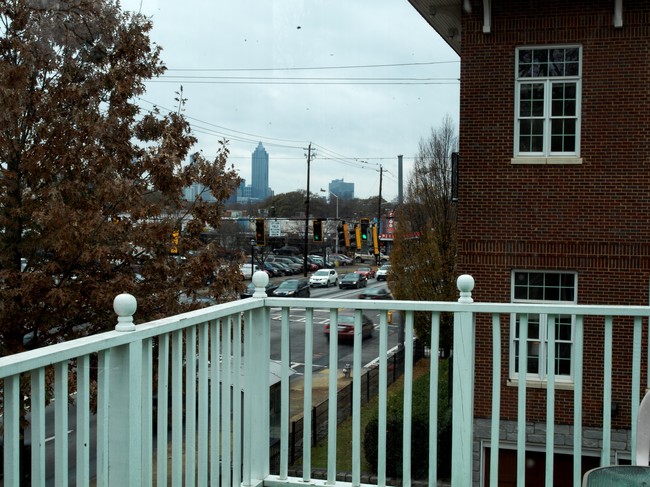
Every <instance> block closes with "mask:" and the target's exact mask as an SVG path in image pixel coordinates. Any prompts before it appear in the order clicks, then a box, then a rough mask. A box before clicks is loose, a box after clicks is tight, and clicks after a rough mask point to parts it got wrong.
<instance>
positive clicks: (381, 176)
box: [375, 164, 384, 265]
mask: <svg viewBox="0 0 650 487" xmlns="http://www.w3.org/2000/svg"><path fill="white" fill-rule="evenodd" d="M383 177H384V167H383V166H382V165H381V164H380V165H379V198H377V200H378V201H377V244H379V230H380V228H381V183H382V180H383ZM380 256H381V251H380V252H379V253H378V254H376V255H375V259H376V265H379V262H380V261H381V257H380Z"/></svg>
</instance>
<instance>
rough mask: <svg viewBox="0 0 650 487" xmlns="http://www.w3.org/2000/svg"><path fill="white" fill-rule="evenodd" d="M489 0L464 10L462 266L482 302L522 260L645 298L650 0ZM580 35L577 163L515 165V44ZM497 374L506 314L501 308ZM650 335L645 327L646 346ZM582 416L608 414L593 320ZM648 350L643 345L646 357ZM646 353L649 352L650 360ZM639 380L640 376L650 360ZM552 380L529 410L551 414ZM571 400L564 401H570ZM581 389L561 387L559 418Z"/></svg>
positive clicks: (480, 337) (481, 350)
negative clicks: (618, 3)
mask: <svg viewBox="0 0 650 487" xmlns="http://www.w3.org/2000/svg"><path fill="white" fill-rule="evenodd" d="M613 14H614V2H613V1H611V0H598V1H571V2H567V1H566V0H564V1H546V2H535V1H518V0H498V1H495V2H492V33H490V34H483V32H482V28H483V7H482V2H480V1H476V0H474V1H472V11H471V13H470V14H464V18H463V28H462V36H463V37H462V43H463V44H462V53H461V77H462V78H461V103H460V105H461V106H460V170H459V203H458V226H459V231H458V235H459V272H460V273H469V274H471V275H472V276H473V277H474V279H475V281H476V287H475V290H474V299H475V300H477V301H498V302H504V301H505V302H508V301H510V298H511V296H510V276H511V271H512V270H513V269H526V270H535V269H541V270H568V271H575V272H577V273H578V302H579V303H580V304H590V303H594V304H634V305H647V304H648V302H649V300H650V296H649V295H648V293H649V282H650V149H649V147H650V84H649V83H650V81H649V80H650V2H648V1H626V2H623V27H622V28H615V27H613V22H612V18H613ZM555 44H572V45H573V44H579V45H581V46H582V98H581V100H582V109H581V124H582V127H581V143H580V156H581V157H582V160H583V163H582V164H581V165H557V166H556V165H513V164H511V158H512V156H513V147H514V141H513V137H514V86H515V84H514V70H515V48H516V47H518V46H537V45H555ZM502 321H503V324H504V325H503V331H502V333H503V334H502V349H503V350H504V359H503V370H502V384H505V380H506V378H507V377H508V360H507V351H508V346H509V321H508V317H503V319H502ZM491 340H492V330H491V323H488V322H485V323H482V322H481V323H479V326H478V327H477V344H478V345H477V347H478V350H477V367H476V376H477V381H476V383H477V390H476V414H477V416H489V415H490V414H491V413H490V411H491V402H490V401H491V367H492V361H491V358H492V345H491ZM631 340H632V326H631V323H630V322H627V323H625V322H622V321H621V322H618V323H616V325H615V347H614V357H615V366H614V371H613V381H614V386H613V391H614V397H613V400H614V401H615V402H617V403H618V405H619V413H618V415H617V416H616V417H615V418H614V419H615V421H616V424H615V425H616V426H622V427H626V426H627V427H629V410H630V400H629V396H630V392H629V387H630V379H629V377H630V364H631V348H632V347H631ZM645 343H647V341H646V339H645V332H644V344H645ZM584 349H585V352H584V353H585V361H586V363H585V374H586V375H585V384H584V393H583V395H584V399H583V415H584V418H585V424H588V425H597V424H599V422H600V417H601V415H602V412H601V411H602V409H601V408H602V375H603V371H602V357H603V353H602V323H593V322H587V323H586V324H585V339H584ZM646 354H647V350H646V347H645V346H644V347H643V356H644V357H645V356H646ZM644 362H645V360H644ZM643 375H644V377H643V379H642V382H643V383H644V384H645V380H646V377H645V368H644V373H643ZM502 394H503V396H502V410H501V416H502V417H503V418H508V419H514V418H515V417H516V404H517V391H516V388H512V387H505V388H504V390H503V392H502ZM545 397H546V395H545V391H544V390H539V391H531V392H530V393H529V398H530V399H529V404H528V411H529V419H530V420H543V419H544V418H545V408H546V405H545V404H546V402H545V401H546V400H545ZM564 404H566V407H564V406H563V405H564ZM572 411H573V393H572V392H570V391H557V392H556V415H557V421H558V422H560V423H564V422H571V420H572Z"/></svg>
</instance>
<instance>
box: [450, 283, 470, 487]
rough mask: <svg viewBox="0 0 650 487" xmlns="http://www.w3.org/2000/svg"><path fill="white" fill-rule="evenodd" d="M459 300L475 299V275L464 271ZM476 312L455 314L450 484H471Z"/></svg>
mask: <svg viewBox="0 0 650 487" xmlns="http://www.w3.org/2000/svg"><path fill="white" fill-rule="evenodd" d="M456 285H457V286H458V289H459V291H460V298H459V299H458V302H459V303H468V304H469V303H472V302H474V300H473V299H472V289H474V279H473V278H472V276H470V275H467V274H465V275H462V276H460V277H459V278H458V280H457V282H456ZM474 329H475V326H474V313H472V312H471V311H459V312H457V313H456V314H455V315H454V345H453V346H454V349H453V350H454V355H453V402H452V408H453V409H452V457H451V458H452V467H451V485H472V462H473V455H472V445H473V440H474V438H473V421H474Z"/></svg>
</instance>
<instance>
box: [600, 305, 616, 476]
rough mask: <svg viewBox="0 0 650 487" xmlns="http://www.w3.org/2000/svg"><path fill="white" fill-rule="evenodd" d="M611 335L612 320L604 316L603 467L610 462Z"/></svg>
mask: <svg viewBox="0 0 650 487" xmlns="http://www.w3.org/2000/svg"><path fill="white" fill-rule="evenodd" d="M612 337H613V322H612V317H611V316H605V337H604V340H603V341H604V350H603V352H604V355H605V360H604V361H603V449H602V452H601V456H600V465H601V466H603V467H605V466H607V465H610V463H611V454H612V453H611V447H612V342H613V340H612Z"/></svg>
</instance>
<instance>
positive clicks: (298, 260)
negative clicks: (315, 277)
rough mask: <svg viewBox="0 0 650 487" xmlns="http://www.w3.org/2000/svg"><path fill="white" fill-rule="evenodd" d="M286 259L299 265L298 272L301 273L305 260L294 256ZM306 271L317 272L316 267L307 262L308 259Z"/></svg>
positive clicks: (288, 256)
mask: <svg viewBox="0 0 650 487" xmlns="http://www.w3.org/2000/svg"><path fill="white" fill-rule="evenodd" d="M286 258H287V259H290V260H291V261H292V262H293V263H295V264H297V265H299V266H300V270H301V272H302V269H303V266H304V265H305V259H304V258H303V257H297V256H295V255H287V256H286ZM307 270H308V271H317V270H318V265H316V264H313V263H311V262H309V259H307Z"/></svg>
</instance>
